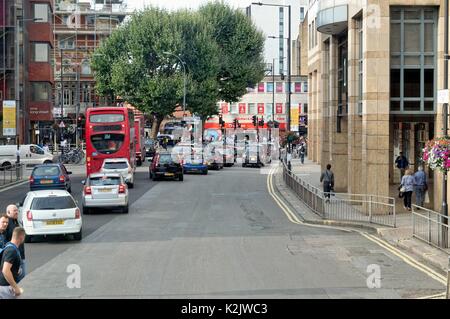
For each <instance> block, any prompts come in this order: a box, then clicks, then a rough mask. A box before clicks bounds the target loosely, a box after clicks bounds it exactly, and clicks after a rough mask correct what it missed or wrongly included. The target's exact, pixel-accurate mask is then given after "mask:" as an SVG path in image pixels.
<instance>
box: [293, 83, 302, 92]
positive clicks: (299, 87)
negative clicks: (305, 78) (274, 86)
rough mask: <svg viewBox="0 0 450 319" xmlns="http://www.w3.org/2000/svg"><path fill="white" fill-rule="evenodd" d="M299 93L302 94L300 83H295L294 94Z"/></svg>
mask: <svg viewBox="0 0 450 319" xmlns="http://www.w3.org/2000/svg"><path fill="white" fill-rule="evenodd" d="M301 92H302V83H301V82H295V93H301Z"/></svg>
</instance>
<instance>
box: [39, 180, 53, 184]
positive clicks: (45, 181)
mask: <svg viewBox="0 0 450 319" xmlns="http://www.w3.org/2000/svg"><path fill="white" fill-rule="evenodd" d="M41 184H53V181H52V180H51V179H43V180H41Z"/></svg>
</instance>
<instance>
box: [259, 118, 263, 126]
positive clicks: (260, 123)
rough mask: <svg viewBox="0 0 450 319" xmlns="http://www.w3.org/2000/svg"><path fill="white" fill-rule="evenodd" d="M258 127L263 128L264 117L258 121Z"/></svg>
mask: <svg viewBox="0 0 450 319" xmlns="http://www.w3.org/2000/svg"><path fill="white" fill-rule="evenodd" d="M259 126H261V127H263V126H264V116H261V120H260V121H259Z"/></svg>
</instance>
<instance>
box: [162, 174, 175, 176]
mask: <svg viewBox="0 0 450 319" xmlns="http://www.w3.org/2000/svg"><path fill="white" fill-rule="evenodd" d="M174 175H175V174H174V173H165V174H164V176H174Z"/></svg>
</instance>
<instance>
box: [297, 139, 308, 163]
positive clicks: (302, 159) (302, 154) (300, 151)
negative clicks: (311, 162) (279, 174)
mask: <svg viewBox="0 0 450 319" xmlns="http://www.w3.org/2000/svg"><path fill="white" fill-rule="evenodd" d="M305 153H306V149H305V144H303V143H302V144H301V146H300V148H299V149H298V156H299V157H300V162H301V163H302V164H305Z"/></svg>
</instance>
